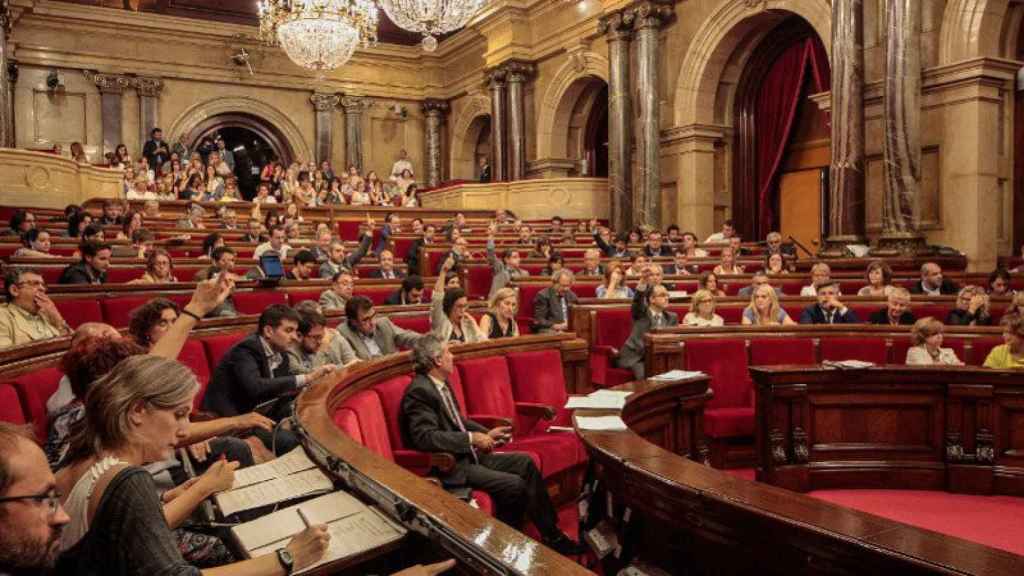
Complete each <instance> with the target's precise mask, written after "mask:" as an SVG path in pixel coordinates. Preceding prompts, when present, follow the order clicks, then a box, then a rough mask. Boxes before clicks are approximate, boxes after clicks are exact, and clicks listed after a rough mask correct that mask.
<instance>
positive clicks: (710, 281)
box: [697, 272, 725, 298]
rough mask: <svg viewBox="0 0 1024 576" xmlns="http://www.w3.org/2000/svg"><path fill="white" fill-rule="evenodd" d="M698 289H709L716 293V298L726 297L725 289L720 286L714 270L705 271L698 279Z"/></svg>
mask: <svg viewBox="0 0 1024 576" xmlns="http://www.w3.org/2000/svg"><path fill="white" fill-rule="evenodd" d="M697 289H698V290H707V291H708V292H711V293H712V294H714V296H715V298H725V290H722V289H721V288H719V287H718V275H717V274H715V273H714V272H704V273H703V274H701V275H700V277H699V278H698V279H697Z"/></svg>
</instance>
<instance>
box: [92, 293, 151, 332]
mask: <svg viewBox="0 0 1024 576" xmlns="http://www.w3.org/2000/svg"><path fill="white" fill-rule="evenodd" d="M152 298H156V295H152V296H118V297H117V298H106V299H104V300H101V301H100V307H101V308H102V310H103V321H104V322H106V323H107V324H110V325H111V326H113V327H114V328H125V327H127V326H128V321H129V320H130V318H131V313H132V311H133V310H135V309H136V308H138V307H139V306H142V305H143V304H145V303H146V302H149V301H150V300H151V299H152Z"/></svg>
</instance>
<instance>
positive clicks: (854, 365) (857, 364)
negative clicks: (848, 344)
mask: <svg viewBox="0 0 1024 576" xmlns="http://www.w3.org/2000/svg"><path fill="white" fill-rule="evenodd" d="M822 364H823V365H824V366H829V367H832V368H846V369H852V370H862V369H864V368H871V367H872V366H874V365H875V363H874V362H865V361H864V360H826V361H824V362H822Z"/></svg>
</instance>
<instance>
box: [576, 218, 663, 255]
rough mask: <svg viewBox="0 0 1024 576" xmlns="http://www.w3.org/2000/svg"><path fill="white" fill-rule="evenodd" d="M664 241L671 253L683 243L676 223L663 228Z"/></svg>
mask: <svg viewBox="0 0 1024 576" xmlns="http://www.w3.org/2000/svg"><path fill="white" fill-rule="evenodd" d="M581 222H582V221H581ZM665 243H666V244H668V245H669V246H670V247H671V248H672V252H673V253H675V250H676V248H677V247H678V246H679V245H680V244H682V243H683V236H682V234H681V230H680V229H679V225H678V224H669V226H668V228H666V229H665Z"/></svg>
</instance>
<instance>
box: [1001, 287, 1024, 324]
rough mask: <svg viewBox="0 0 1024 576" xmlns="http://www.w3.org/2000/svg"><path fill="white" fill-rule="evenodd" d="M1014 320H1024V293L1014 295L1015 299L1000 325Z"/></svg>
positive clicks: (1008, 307) (1005, 312) (1011, 301)
mask: <svg viewBox="0 0 1024 576" xmlns="http://www.w3.org/2000/svg"><path fill="white" fill-rule="evenodd" d="M1012 318H1024V291H1021V292H1016V293H1014V295H1013V299H1012V300H1010V305H1009V306H1007V307H1006V311H1004V312H1003V317H1002V319H1001V320H1000V321H999V323H1000V324H1003V323H1006V322H1007V321H1008V320H1009V319H1012Z"/></svg>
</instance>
